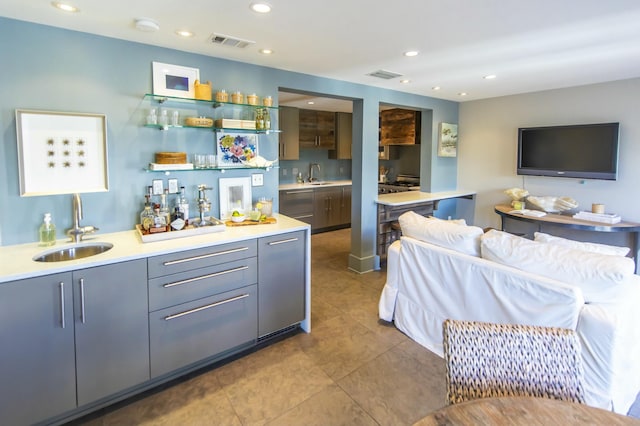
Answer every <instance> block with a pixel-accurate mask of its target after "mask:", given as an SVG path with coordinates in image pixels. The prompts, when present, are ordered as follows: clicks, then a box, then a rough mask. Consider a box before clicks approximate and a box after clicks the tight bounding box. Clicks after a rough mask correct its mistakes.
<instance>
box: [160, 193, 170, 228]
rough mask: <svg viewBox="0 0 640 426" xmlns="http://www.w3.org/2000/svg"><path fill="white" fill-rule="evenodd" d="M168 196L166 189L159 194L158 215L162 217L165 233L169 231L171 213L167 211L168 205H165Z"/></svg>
mask: <svg viewBox="0 0 640 426" xmlns="http://www.w3.org/2000/svg"><path fill="white" fill-rule="evenodd" d="M168 195H169V190H168V189H165V190H164V192H163V193H162V194H160V214H161V215H163V216H164V223H165V224H166V226H167V231H171V226H170V224H171V212H170V211H169V205H168V204H167V196H168Z"/></svg>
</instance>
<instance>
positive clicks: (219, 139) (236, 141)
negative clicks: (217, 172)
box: [216, 132, 258, 167]
mask: <svg viewBox="0 0 640 426" xmlns="http://www.w3.org/2000/svg"><path fill="white" fill-rule="evenodd" d="M216 144H217V146H218V147H217V153H218V167H243V166H245V163H246V162H249V161H251V160H252V159H254V158H255V157H256V156H257V155H258V135H256V134H252V133H225V132H219V133H216Z"/></svg>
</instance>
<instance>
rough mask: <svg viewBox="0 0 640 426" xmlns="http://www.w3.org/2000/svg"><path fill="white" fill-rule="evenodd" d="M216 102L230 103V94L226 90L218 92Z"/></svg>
mask: <svg viewBox="0 0 640 426" xmlns="http://www.w3.org/2000/svg"><path fill="white" fill-rule="evenodd" d="M216 101H218V102H229V94H228V93H227V91H226V90H224V89H220V90H218V91H217V92H216Z"/></svg>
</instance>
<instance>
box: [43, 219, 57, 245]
mask: <svg viewBox="0 0 640 426" xmlns="http://www.w3.org/2000/svg"><path fill="white" fill-rule="evenodd" d="M55 243H56V226H55V225H54V224H53V222H52V221H51V213H45V214H44V221H43V222H42V225H40V245H41V246H45V247H46V246H52V245H54V244H55Z"/></svg>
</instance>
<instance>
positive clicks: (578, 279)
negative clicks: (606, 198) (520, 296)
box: [481, 230, 635, 302]
mask: <svg viewBox="0 0 640 426" xmlns="http://www.w3.org/2000/svg"><path fill="white" fill-rule="evenodd" d="M481 252H482V257H483V258H485V259H488V260H492V261H494V262H498V263H501V264H503V265H508V266H512V267H514V268H518V269H520V270H523V271H528V272H532V273H537V274H540V275H543V276H546V277H549V278H554V279H556V280H559V281H563V282H566V283H568V284H571V285H575V286H577V287H580V288H581V289H582V291H583V293H584V297H585V300H586V301H587V302H597V301H604V300H603V298H609V296H607V294H608V292H607V287H610V286H614V285H616V284H619V283H622V282H624V281H625V280H626V279H627V278H628V277H630V276H631V275H633V273H634V269H635V266H634V263H633V260H631V259H630V258H628V257H622V256H611V255H606V254H599V253H593V252H587V251H583V250H578V249H574V248H569V247H564V246H561V245H556V244H544V243H539V242H535V241H531V240H528V239H526V238H522V237H518V236H516V235H512V234H508V233H506V232H502V231H497V230H491V231H488V232H487V233H486V234H484V235H483V236H482V238H481Z"/></svg>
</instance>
